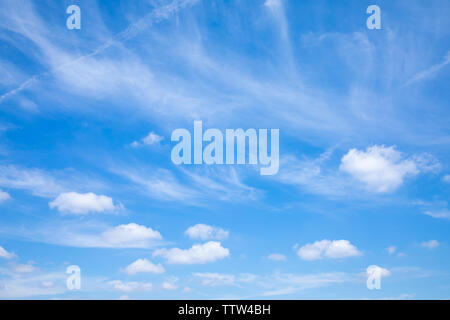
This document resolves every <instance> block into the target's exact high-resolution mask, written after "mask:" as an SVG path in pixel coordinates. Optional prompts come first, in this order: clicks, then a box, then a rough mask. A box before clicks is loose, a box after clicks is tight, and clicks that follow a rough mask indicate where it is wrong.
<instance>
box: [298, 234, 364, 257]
mask: <svg viewBox="0 0 450 320" xmlns="http://www.w3.org/2000/svg"><path fill="white" fill-rule="evenodd" d="M361 254H362V253H361V252H360V251H359V250H358V249H357V248H356V247H355V246H354V245H352V244H351V243H350V242H349V241H348V240H333V241H330V240H326V239H325V240H321V241H316V242H314V243H309V244H306V245H304V246H303V247H301V248H300V249H298V251H297V255H298V256H299V257H300V258H301V259H303V260H318V259H322V258H330V259H338V258H348V257H355V256H360V255H361Z"/></svg>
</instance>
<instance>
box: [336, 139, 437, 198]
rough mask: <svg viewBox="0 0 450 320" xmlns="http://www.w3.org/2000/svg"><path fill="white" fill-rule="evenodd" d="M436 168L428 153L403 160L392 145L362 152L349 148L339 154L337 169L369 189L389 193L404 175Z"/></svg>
mask: <svg viewBox="0 0 450 320" xmlns="http://www.w3.org/2000/svg"><path fill="white" fill-rule="evenodd" d="M438 167H439V163H438V162H437V161H436V160H434V159H433V158H432V157H431V156H429V155H422V156H415V157H413V158H411V159H404V158H403V155H402V153H401V152H399V151H397V150H396V149H395V147H394V146H391V147H385V146H383V145H382V146H377V145H375V146H372V147H368V148H367V149H366V151H360V150H357V149H351V150H350V151H349V152H348V153H347V154H346V155H344V156H343V157H342V159H341V165H340V170H342V171H344V172H347V173H349V174H350V175H352V176H353V177H354V178H355V179H356V180H358V181H360V182H362V183H364V184H365V185H366V187H367V188H368V189H369V190H371V191H375V192H390V191H394V190H396V189H397V188H398V187H399V186H400V185H402V183H403V180H404V179H405V177H407V176H414V175H417V174H418V173H419V172H420V171H432V170H436V169H437V168H438Z"/></svg>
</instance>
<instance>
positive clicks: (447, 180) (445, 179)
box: [442, 174, 450, 183]
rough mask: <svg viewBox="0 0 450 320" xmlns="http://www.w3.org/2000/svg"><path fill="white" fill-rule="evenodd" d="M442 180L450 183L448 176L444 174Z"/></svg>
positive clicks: (449, 176)
mask: <svg viewBox="0 0 450 320" xmlns="http://www.w3.org/2000/svg"><path fill="white" fill-rule="evenodd" d="M442 180H443V181H444V182H447V183H450V174H446V175H445V176H444V177H443V178H442Z"/></svg>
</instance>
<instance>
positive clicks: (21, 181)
mask: <svg viewBox="0 0 450 320" xmlns="http://www.w3.org/2000/svg"><path fill="white" fill-rule="evenodd" d="M0 186H3V187H7V188H13V189H22V190H28V191H31V192H32V193H33V194H34V195H38V196H44V197H48V196H51V195H54V194H57V193H58V192H62V191H63V187H62V186H61V184H60V183H59V182H58V181H57V180H56V179H55V178H54V177H53V176H52V175H50V174H49V173H47V172H45V171H43V170H40V169H26V168H21V167H18V166H14V165H8V166H0Z"/></svg>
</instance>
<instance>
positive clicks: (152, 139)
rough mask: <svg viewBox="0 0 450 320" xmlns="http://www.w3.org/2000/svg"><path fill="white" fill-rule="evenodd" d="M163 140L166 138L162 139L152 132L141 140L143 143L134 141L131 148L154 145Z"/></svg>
mask: <svg viewBox="0 0 450 320" xmlns="http://www.w3.org/2000/svg"><path fill="white" fill-rule="evenodd" d="M163 139H164V137H161V136H159V135H157V134H156V133H154V132H150V133H149V134H148V135H147V136H145V137H144V138H142V139H141V142H138V141H133V142H132V143H131V146H132V147H139V146H140V145H153V144H157V143H159V142H161V141H162V140H163Z"/></svg>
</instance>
